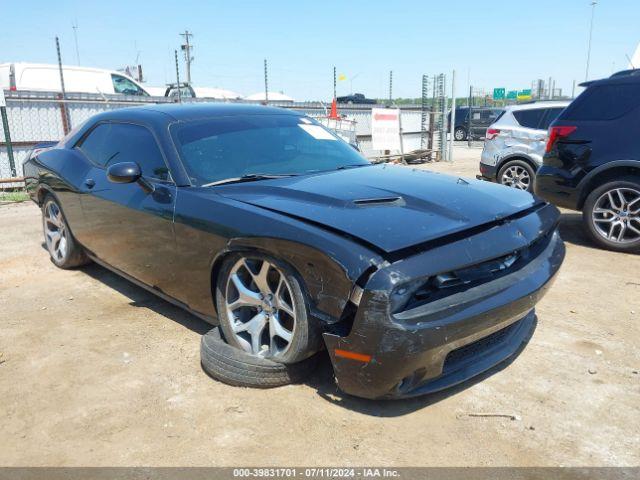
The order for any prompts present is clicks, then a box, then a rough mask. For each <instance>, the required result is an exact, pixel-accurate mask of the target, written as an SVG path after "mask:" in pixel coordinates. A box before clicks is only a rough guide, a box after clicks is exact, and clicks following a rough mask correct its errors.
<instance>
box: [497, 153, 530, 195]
mask: <svg viewBox="0 0 640 480" xmlns="http://www.w3.org/2000/svg"><path fill="white" fill-rule="evenodd" d="M535 175H536V174H535V172H534V171H533V168H531V165H529V164H528V163H527V162H525V161H524V160H512V161H510V162H507V163H505V164H504V165H503V166H502V167H501V168H500V171H499V172H498V183H500V184H501V185H505V186H507V187H511V188H516V189H518V190H524V191H526V192H532V191H533V179H534V177H535Z"/></svg>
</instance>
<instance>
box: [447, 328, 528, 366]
mask: <svg viewBox="0 0 640 480" xmlns="http://www.w3.org/2000/svg"><path fill="white" fill-rule="evenodd" d="M520 322H522V320H518V321H517V322H515V323H512V324H511V325H509V326H508V327H505V328H503V329H502V330H498V331H497V332H495V333H492V334H491V335H489V336H486V337H484V338H481V339H480V340H477V341H475V342H473V343H470V344H468V345H465V346H464V347H460V348H457V349H455V350H452V351H451V352H449V354H448V355H447V357H446V358H445V360H444V365H443V368H442V372H443V373H444V374H447V373H450V372H451V371H453V370H456V369H457V368H459V367H460V365H461V364H462V363H465V362H467V361H468V360H469V359H472V358H475V357H477V356H478V355H482V354H484V353H486V352H487V351H488V350H489V349H491V348H493V347H495V346H497V345H500V344H501V343H503V342H504V341H505V340H506V339H507V337H508V336H509V335H510V334H511V332H513V331H514V330H515V329H516V328H518V325H520Z"/></svg>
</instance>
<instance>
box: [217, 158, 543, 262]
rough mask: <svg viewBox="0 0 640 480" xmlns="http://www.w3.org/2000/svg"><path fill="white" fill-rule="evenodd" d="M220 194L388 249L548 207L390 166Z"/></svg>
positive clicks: (488, 187)
mask: <svg viewBox="0 0 640 480" xmlns="http://www.w3.org/2000/svg"><path fill="white" fill-rule="evenodd" d="M216 192H217V193H219V194H221V195H223V196H225V197H228V198H232V199H234V200H238V201H241V202H244V203H248V204H251V205H255V206H258V207H262V208H267V209H269V210H273V211H276V212H280V213H283V214H285V215H289V216H293V217H296V218H300V219H302V220H306V221H309V222H312V223H314V224H319V225H323V226H326V227H328V228H331V229H332V230H336V231H339V232H344V233H346V234H348V235H351V236H352V237H355V238H358V239H361V240H363V241H365V242H367V243H368V244H371V245H374V246H375V247H376V248H378V249H380V250H382V251H385V252H393V251H397V250H400V249H403V248H407V247H411V246H413V245H417V244H420V243H424V242H428V241H430V240H435V239H437V238H440V237H443V236H446V235H450V234H455V233H458V232H462V231H464V230H466V229H469V228H473V227H477V226H480V225H483V224H488V223H491V222H494V221H496V220H500V219H503V218H505V217H509V216H511V215H514V214H516V213H518V212H520V211H522V210H525V209H528V208H530V207H532V206H534V205H535V204H536V203H542V202H541V201H540V200H538V199H536V198H534V197H533V196H532V195H530V194H529V193H526V192H524V191H521V190H516V189H512V188H507V187H504V186H501V185H496V184H490V183H488V182H483V181H477V180H462V179H460V178H458V177H452V176H448V175H442V174H438V173H433V172H427V171H424V170H415V169H410V168H406V167H400V166H391V165H375V166H367V167H361V168H354V169H349V170H340V171H335V172H330V173H321V174H314V175H306V176H300V177H288V178H283V179H277V180H263V181H257V182H251V183H240V184H230V185H224V186H219V187H216Z"/></svg>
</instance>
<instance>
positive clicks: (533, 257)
mask: <svg viewBox="0 0 640 480" xmlns="http://www.w3.org/2000/svg"><path fill="white" fill-rule="evenodd" d="M558 218H559V214H558V210H557V209H556V208H555V207H553V206H551V205H545V206H543V207H541V208H540V209H538V210H536V211H534V212H533V213H530V214H529V215H526V216H524V217H522V218H518V219H514V220H512V221H508V222H506V223H504V224H502V225H498V226H494V227H492V228H490V229H488V230H486V231H483V232H481V233H477V234H476V235H473V236H471V237H466V238H461V239H459V240H457V241H453V242H451V243H447V244H444V245H441V246H438V247H435V248H431V249H427V250H426V251H424V252H422V253H417V254H415V255H412V256H410V257H408V258H406V259H403V260H400V261H396V262H393V263H392V264H391V265H389V266H388V267H386V268H382V269H380V270H378V271H376V272H375V273H374V274H373V275H372V276H371V278H369V280H368V281H367V283H366V285H365V287H364V292H363V295H362V299H361V301H360V304H359V307H358V309H357V311H356V314H355V318H354V320H353V325H352V327H351V330H350V332H349V333H348V334H347V335H344V336H340V335H336V334H333V333H325V334H324V339H325V343H326V345H327V350H328V351H329V354H330V356H331V360H332V363H333V367H334V372H335V376H336V380H337V383H338V386H339V387H340V389H341V390H343V391H344V392H346V393H349V394H352V395H356V396H359V397H365V398H403V397H412V396H417V395H423V394H427V393H432V392H436V391H438V390H442V389H444V388H448V387H451V386H453V385H455V384H458V383H461V382H463V381H465V380H468V379H469V378H471V377H473V376H475V375H478V374H479V373H481V372H483V371H485V370H487V369H489V368H491V367H493V366H494V365H496V364H498V363H500V362H502V361H504V360H506V359H507V358H509V357H510V356H512V355H513V354H514V353H516V352H517V351H518V350H519V348H520V347H521V345H522V344H523V343H525V342H526V341H527V340H528V338H529V337H530V335H531V334H532V332H533V329H534V328H535V323H536V319H535V313H534V306H535V304H536V303H537V302H538V300H539V299H540V298H541V297H542V296H543V295H544V293H545V292H546V290H547V289H548V288H549V286H550V285H551V283H552V280H553V278H554V276H555V274H556V273H557V271H558V269H559V268H560V265H561V263H562V260H563V259H564V254H565V249H564V244H563V242H562V240H561V239H560V236H559V235H558V232H557V223H558ZM477 272H481V274H478V273H477ZM474 275H475V276H474ZM452 278H454V280H455V282H451V279H452ZM456 282H457V283H456ZM424 285H430V286H431V287H430V289H429V290H428V291H426V293H425V289H424V288H423V286H424ZM434 285H435V286H434ZM345 352H346V353H345Z"/></svg>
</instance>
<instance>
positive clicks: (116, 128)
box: [75, 122, 176, 289]
mask: <svg viewBox="0 0 640 480" xmlns="http://www.w3.org/2000/svg"><path fill="white" fill-rule="evenodd" d="M75 148H76V149H78V150H79V151H80V152H81V153H82V154H83V155H85V156H86V157H87V158H88V159H89V160H90V161H91V162H92V164H93V166H92V168H91V169H90V170H89V172H88V173H87V175H86V179H85V181H84V188H85V191H84V194H83V195H81V204H82V210H83V214H84V218H85V227H86V228H85V232H84V240H83V244H84V246H85V247H86V248H87V249H89V251H90V252H91V253H93V254H94V255H95V256H96V257H97V258H98V259H100V260H102V261H104V262H106V263H108V264H109V265H111V266H112V267H115V268H117V269H119V270H121V271H123V272H125V273H127V274H128V275H130V276H132V277H134V278H136V279H137V280H140V281H142V282H144V283H146V284H148V285H150V286H153V287H157V288H159V289H162V287H163V286H164V285H166V284H167V283H168V282H170V281H171V278H170V276H171V271H172V270H173V269H172V268H171V266H172V264H173V262H174V259H175V255H176V250H175V238H174V230H173V214H174V208H175V199H176V187H175V185H174V184H173V182H172V181H171V176H170V173H169V169H168V168H167V163H166V161H165V158H164V156H163V154H162V151H161V149H160V147H159V146H158V143H157V141H156V139H155V137H154V134H153V133H152V132H151V130H149V129H148V128H147V127H145V126H143V125H137V124H131V123H113V122H106V123H100V124H98V125H97V126H96V127H95V128H93V129H92V130H91V131H90V132H89V133H88V134H87V135H85V137H84V138H83V139H82V140H81V141H80V142H79V144H78V145H76V147H75ZM121 162H136V163H137V164H138V165H139V166H140V169H141V171H142V175H143V177H144V179H145V180H147V182H148V184H149V185H150V186H151V187H152V188H153V191H150V189H148V188H144V187H143V186H142V185H141V184H139V183H137V182H134V183H124V184H123V183H113V182H111V181H110V180H109V179H108V178H107V169H108V167H109V166H110V165H113V164H115V163H121Z"/></svg>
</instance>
